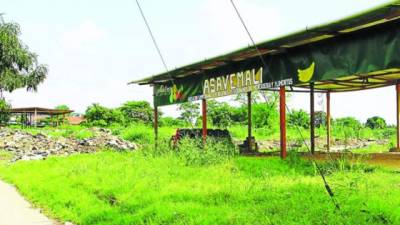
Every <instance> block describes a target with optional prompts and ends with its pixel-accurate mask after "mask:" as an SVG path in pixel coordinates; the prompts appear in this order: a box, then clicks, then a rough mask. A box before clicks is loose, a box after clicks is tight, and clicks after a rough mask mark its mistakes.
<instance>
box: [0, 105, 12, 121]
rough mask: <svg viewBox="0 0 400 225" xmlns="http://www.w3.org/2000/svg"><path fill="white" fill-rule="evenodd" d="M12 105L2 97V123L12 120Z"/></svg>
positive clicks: (0, 114) (0, 118) (0, 116)
mask: <svg viewBox="0 0 400 225" xmlns="http://www.w3.org/2000/svg"><path fill="white" fill-rule="evenodd" d="M10 109H11V105H10V104H9V103H8V102H6V100H5V99H0V124H7V123H8V121H9V120H10Z"/></svg>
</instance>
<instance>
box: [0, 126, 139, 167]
mask: <svg viewBox="0 0 400 225" xmlns="http://www.w3.org/2000/svg"><path fill="white" fill-rule="evenodd" d="M91 132H93V134H94V135H93V137H91V138H86V139H82V140H78V139H75V138H64V137H58V138H51V137H49V136H47V135H45V134H42V133H38V134H31V133H28V132H25V131H21V130H12V129H8V128H1V129H0V149H4V150H7V151H10V152H12V153H13V155H14V158H13V160H12V161H17V160H39V159H45V158H46V157H48V156H50V155H70V154H73V153H90V152H95V151H98V150H99V149H104V148H112V149H115V150H135V149H137V146H136V144H134V143H132V142H128V141H125V140H122V139H120V138H119V137H116V136H114V135H112V133H111V131H109V130H107V129H102V128H92V129H91Z"/></svg>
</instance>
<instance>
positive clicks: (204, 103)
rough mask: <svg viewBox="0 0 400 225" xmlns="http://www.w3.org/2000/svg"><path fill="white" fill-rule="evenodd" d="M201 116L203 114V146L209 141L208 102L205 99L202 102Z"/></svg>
mask: <svg viewBox="0 0 400 225" xmlns="http://www.w3.org/2000/svg"><path fill="white" fill-rule="evenodd" d="M201 109H202V110H201V114H202V128H203V130H202V136H203V144H205V143H206V139H207V100H206V99H205V98H203V100H201Z"/></svg>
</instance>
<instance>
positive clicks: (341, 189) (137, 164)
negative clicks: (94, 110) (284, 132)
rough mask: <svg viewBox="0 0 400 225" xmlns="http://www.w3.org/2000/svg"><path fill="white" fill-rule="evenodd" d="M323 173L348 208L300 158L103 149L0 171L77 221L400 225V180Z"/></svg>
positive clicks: (390, 174)
mask: <svg viewBox="0 0 400 225" xmlns="http://www.w3.org/2000/svg"><path fill="white" fill-rule="evenodd" d="M0 157H1V155H0ZM323 167H324V171H326V172H327V174H328V176H327V179H328V181H329V183H330V184H331V186H332V189H333V190H334V192H335V195H336V198H337V200H338V202H339V203H340V206H341V210H335V208H334V206H333V204H332V202H331V200H330V198H329V196H328V195H327V193H326V191H325V189H324V186H323V183H322V181H321V178H320V177H319V176H318V175H317V174H316V171H315V167H314V166H313V164H311V163H308V162H305V161H302V160H300V159H298V158H295V157H290V158H289V159H288V160H286V161H281V160H280V159H279V158H244V157H234V158H230V159H227V160H223V161H221V162H220V163H214V164H211V165H197V164H193V165H187V163H185V162H184V161H183V160H182V159H181V158H179V157H176V156H175V155H174V154H163V155H161V156H156V157H154V156H149V155H147V156H145V154H142V153H140V152H137V153H115V152H110V151H104V152H98V153H96V154H91V155H89V154H87V155H85V154H82V155H74V156H71V157H52V158H50V159H47V160H45V161H30V162H18V163H15V164H12V165H0V177H1V178H2V179H4V180H6V181H8V182H10V183H13V184H15V185H16V186H17V187H18V189H19V190H20V192H21V193H22V194H23V195H24V196H26V197H27V198H28V199H29V200H30V201H31V202H33V203H34V204H35V205H37V206H39V207H41V208H42V209H44V211H45V213H46V214H48V215H51V216H52V217H54V218H57V219H59V220H61V221H71V222H74V223H76V224H118V225H123V224H400V210H399V208H400V188H399V185H400V173H398V172H395V171H390V170H386V169H380V168H370V167H366V166H363V165H361V164H360V165H357V166H353V167H335V166H332V165H328V164H326V165H324V166H323ZM338 168H341V169H338Z"/></svg>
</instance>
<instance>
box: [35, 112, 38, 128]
mask: <svg viewBox="0 0 400 225" xmlns="http://www.w3.org/2000/svg"><path fill="white" fill-rule="evenodd" d="M37 119H38V118H37V109H36V108H35V127H37Z"/></svg>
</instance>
